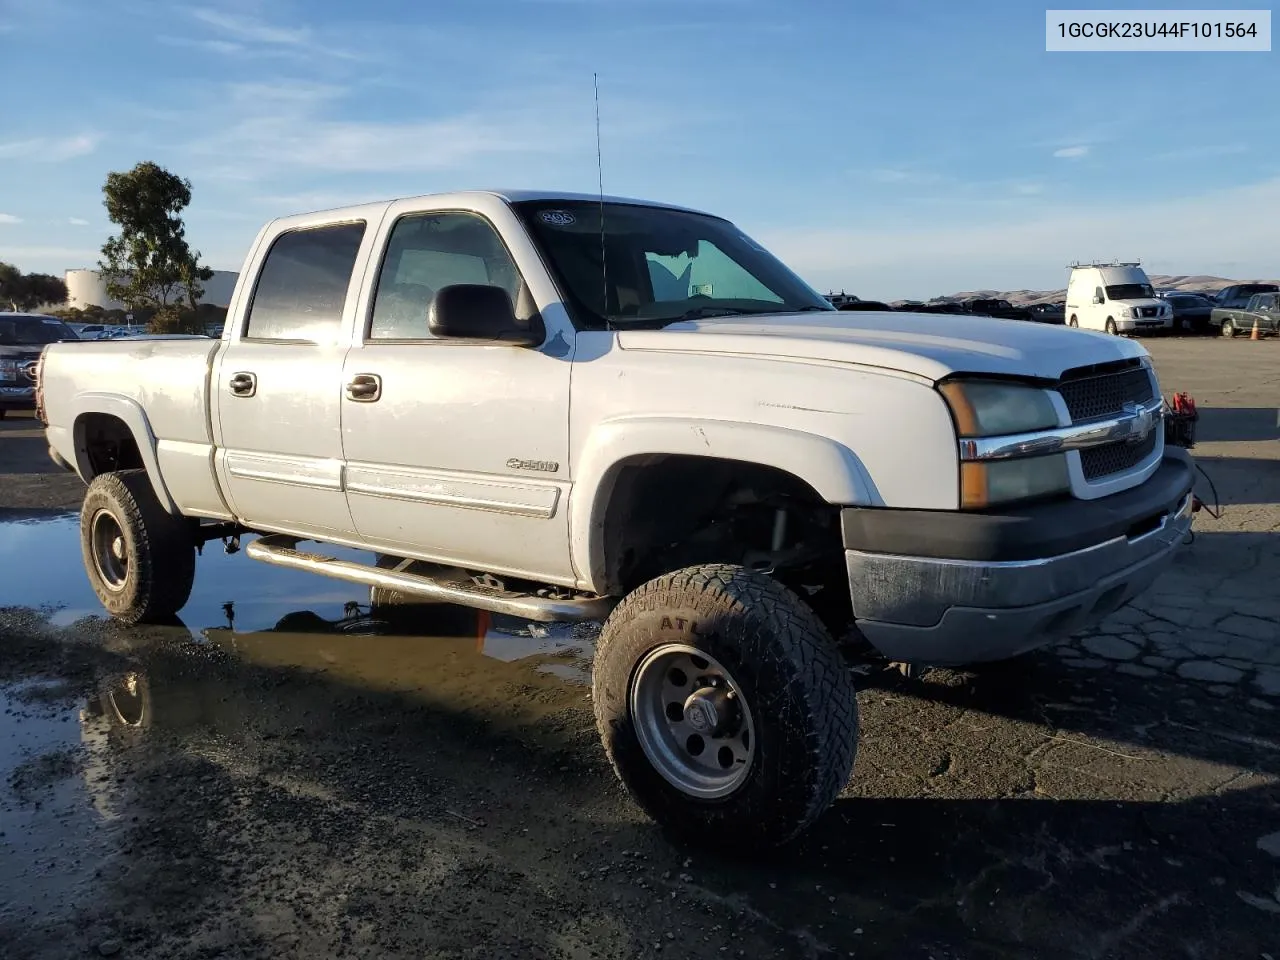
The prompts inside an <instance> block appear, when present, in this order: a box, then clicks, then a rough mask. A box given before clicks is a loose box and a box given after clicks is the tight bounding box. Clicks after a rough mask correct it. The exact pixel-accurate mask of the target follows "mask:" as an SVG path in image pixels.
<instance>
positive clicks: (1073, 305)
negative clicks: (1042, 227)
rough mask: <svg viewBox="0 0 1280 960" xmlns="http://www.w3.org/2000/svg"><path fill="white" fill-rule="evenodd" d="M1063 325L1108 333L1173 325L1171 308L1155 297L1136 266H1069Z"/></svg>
mask: <svg viewBox="0 0 1280 960" xmlns="http://www.w3.org/2000/svg"><path fill="white" fill-rule="evenodd" d="M1066 313H1067V326H1069V327H1082V328H1084V329H1085V330H1105V331H1106V332H1107V333H1110V334H1121V333H1139V332H1141V333H1146V332H1150V331H1155V330H1161V329H1169V328H1170V327H1172V326H1173V308H1172V307H1171V306H1169V304H1168V303H1166V302H1165V301H1163V300H1159V299H1157V298H1156V292H1155V290H1154V289H1152V287H1151V280H1150V279H1148V277H1147V274H1146V272H1145V271H1144V270H1143V269H1142V267H1141V266H1139V265H1138V264H1137V263H1087V264H1085V263H1073V264H1072V265H1071V279H1070V280H1068V281H1067V310H1066Z"/></svg>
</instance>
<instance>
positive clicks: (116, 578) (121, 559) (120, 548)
mask: <svg viewBox="0 0 1280 960" xmlns="http://www.w3.org/2000/svg"><path fill="white" fill-rule="evenodd" d="M89 545H90V551H91V553H92V554H93V566H94V569H95V570H96V571H97V573H98V579H99V580H100V581H102V585H103V586H104V587H106V588H107V589H108V590H111V591H112V592H117V593H118V592H119V591H121V590H123V589H124V585H125V581H127V580H128V579H129V548H128V545H127V544H126V542H125V539H124V530H123V529H121V527H120V524H119V522H118V521H117V520H116V518H115V517H113V516H112V515H111V514H110V513H109V512H108V511H106V510H99V511H98V512H97V513H95V514H94V515H93V519H92V520H91V521H89Z"/></svg>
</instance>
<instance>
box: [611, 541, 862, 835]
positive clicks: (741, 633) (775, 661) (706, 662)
mask: <svg viewBox="0 0 1280 960" xmlns="http://www.w3.org/2000/svg"><path fill="white" fill-rule="evenodd" d="M592 696H593V700H594V702H595V714H596V725H597V727H598V728H599V731H600V736H601V739H602V740H603V742H604V747H605V751H606V753H607V754H608V757H609V760H610V762H611V763H612V764H613V767H614V770H615V771H616V773H617V775H618V777H619V778H620V779H621V780H622V782H623V784H624V785H625V786H626V787H627V789H628V790H629V791H630V793H631V795H632V796H633V797H634V798H635V800H636V802H637V803H639V804H640V806H641V807H643V808H644V810H645V811H646V812H647V813H648V814H649V815H650V816H651V817H653V818H654V819H655V820H656V821H658V823H660V824H662V825H663V826H664V827H666V828H668V829H669V830H671V831H672V832H673V833H675V834H677V835H678V836H680V837H681V838H682V839H684V840H687V841H689V842H692V843H696V844H700V845H704V846H710V847H720V848H726V847H732V848H736V849H750V848H751V847H753V846H755V847H762V846H777V845H780V844H783V843H786V842H787V841H788V840H791V839H792V838H794V837H795V836H797V835H798V834H799V833H800V832H801V831H803V830H804V829H805V828H806V827H807V826H809V825H810V824H811V823H812V822H813V821H814V820H815V819H817V817H818V816H819V815H820V814H821V813H822V812H823V811H825V810H826V809H827V807H828V806H830V804H831V803H832V801H834V800H835V798H836V796H837V795H838V794H839V793H840V791H841V790H842V789H843V788H844V786H845V785H846V784H847V783H848V780H849V774H850V772H851V771H852V769H853V761H854V754H855V751H856V746H857V736H858V707H857V700H856V696H855V690H854V686H853V678H852V675H851V674H850V672H849V670H848V669H847V668H846V666H845V664H844V662H843V659H842V657H841V655H840V652H839V650H838V649H837V647H836V644H835V641H834V640H832V638H831V635H830V634H829V633H828V632H827V630H826V628H825V627H823V625H822V623H821V622H820V621H819V620H818V618H817V616H816V615H815V614H814V612H813V611H812V610H811V609H810V608H809V607H808V606H807V605H806V604H805V603H804V601H802V600H801V599H800V597H798V596H797V595H796V594H795V593H793V592H792V591H791V590H789V589H787V588H786V587H785V586H783V585H782V584H780V583H778V582H777V581H776V580H773V579H772V578H770V577H767V576H765V575H763V574H760V573H756V572H754V571H750V570H748V569H746V568H744V567H741V566H737V565H729V564H708V565H704V566H696V567H689V568H686V569H684V570H679V571H676V572H675V573H669V574H666V575H664V576H661V577H658V578H657V579H655V580H651V581H650V582H649V583H647V584H645V585H644V586H642V587H640V588H639V589H637V590H636V591H635V592H633V593H632V594H630V595H629V596H628V597H626V598H625V599H624V600H623V601H622V603H620V604H619V605H618V607H617V608H615V610H614V611H613V613H612V614H611V615H610V616H609V618H608V620H607V621H606V622H605V625H604V628H603V630H602V631H601V636H600V641H599V643H598V645H597V648H596V655H595V663H594V667H593V673H592Z"/></svg>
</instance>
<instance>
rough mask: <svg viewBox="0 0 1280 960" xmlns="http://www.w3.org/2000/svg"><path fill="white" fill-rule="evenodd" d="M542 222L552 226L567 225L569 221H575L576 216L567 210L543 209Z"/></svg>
mask: <svg viewBox="0 0 1280 960" xmlns="http://www.w3.org/2000/svg"><path fill="white" fill-rule="evenodd" d="M542 222H543V223H549V224H551V225H552V226H553V227H567V226H569V224H571V223H577V222H578V218H577V217H575V216H574V215H573V214H572V213H570V212H569V211H568V210H544V211H542Z"/></svg>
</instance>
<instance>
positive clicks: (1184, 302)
mask: <svg viewBox="0 0 1280 960" xmlns="http://www.w3.org/2000/svg"><path fill="white" fill-rule="evenodd" d="M1164 301H1165V303H1167V304H1169V307H1170V309H1172V310H1173V329H1174V330H1187V331H1189V332H1191V333H1204V332H1205V331H1207V330H1208V329H1209V315H1210V314H1211V313H1213V302H1212V301H1211V300H1209V299H1207V298H1206V297H1203V296H1201V295H1200V294H1198V293H1170V294H1166V295H1165V296H1164Z"/></svg>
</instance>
